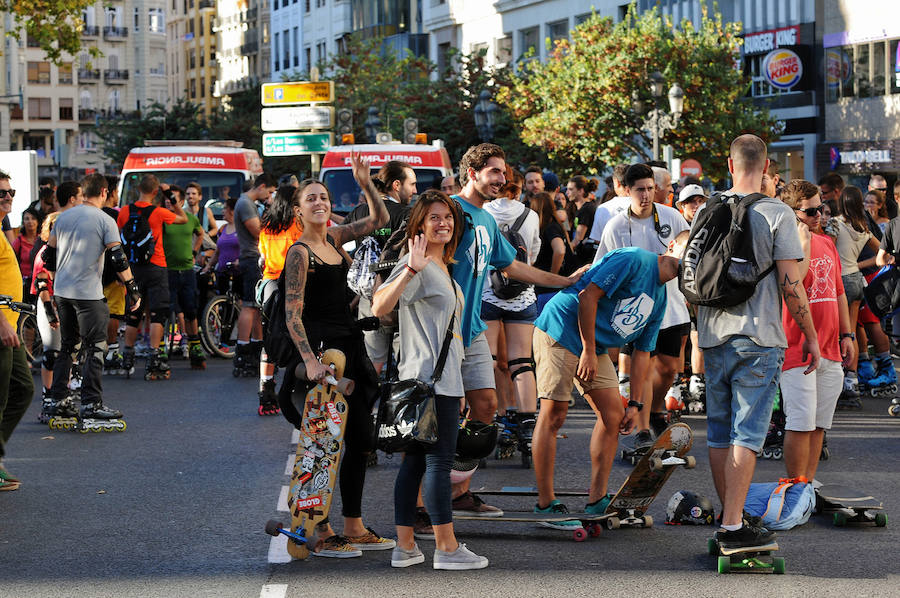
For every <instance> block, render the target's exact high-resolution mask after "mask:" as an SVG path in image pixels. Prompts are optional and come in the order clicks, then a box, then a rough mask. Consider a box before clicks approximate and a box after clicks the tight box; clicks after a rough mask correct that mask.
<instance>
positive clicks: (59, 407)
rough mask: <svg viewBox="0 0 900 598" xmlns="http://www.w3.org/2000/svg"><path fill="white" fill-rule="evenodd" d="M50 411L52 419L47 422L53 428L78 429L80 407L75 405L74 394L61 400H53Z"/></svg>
mask: <svg viewBox="0 0 900 598" xmlns="http://www.w3.org/2000/svg"><path fill="white" fill-rule="evenodd" d="M48 412H49V415H50V419H49V421H48V422H47V424H48V425H49V426H50V429H51V430H77V429H78V408H77V407H75V399H74V398H73V397H72V395H69V396H67V397H66V398H64V399H62V400H60V401H52V402H51V404H50V406H49V408H48Z"/></svg>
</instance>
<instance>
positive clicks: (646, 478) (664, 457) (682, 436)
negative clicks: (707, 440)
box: [606, 422, 696, 528]
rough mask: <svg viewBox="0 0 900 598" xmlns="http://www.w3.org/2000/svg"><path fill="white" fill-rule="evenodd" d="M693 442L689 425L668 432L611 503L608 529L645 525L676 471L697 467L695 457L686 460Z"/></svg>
mask: <svg viewBox="0 0 900 598" xmlns="http://www.w3.org/2000/svg"><path fill="white" fill-rule="evenodd" d="M693 442H694V435H693V433H692V432H691V428H690V426H688V425H687V424H685V423H681V422H678V423H675V424H672V425H671V426H669V427H668V428H666V430H665V432H663V433H662V434H660V436H659V438H657V439H656V442H654V443H653V446H652V447H651V448H650V450H648V451H647V453H646V454H645V455H644V456H642V457H641V459H640V460H639V461H638V462H637V465H635V466H634V469H633V470H632V472H631V473H630V474H629V475H628V478H626V480H625V482H624V483H623V484H622V487H621V488H619V491H618V492H617V493H616V495H615V497H614V498H613V499H612V502H610V503H609V507H607V509H606V513H607V514H608V515H611V516H612V517H611V518H610V521H609V522H608V524H607V525H608V527H610V528H616V527H618V524H620V523H621V524H625V525H638V524H640V525H646V521H645V519H646V517H645V515H644V513H646V512H647V509H648V508H649V507H650V504H651V503H652V502H653V500H654V499H655V498H656V496H657V495H658V494H659V491H660V490H662V487H663V486H664V485H665V483H666V481H667V480H668V479H669V476H671V475H672V472H673V471H674V469H675V467H676V466H678V465H684V466H685V467H688V468H690V467H694V465H695V464H696V462H695V461H694V458H693V457H685V455H686V454H687V452H688V451H689V450H690V449H691V445H692V444H693ZM651 521H652V520H651ZM647 527H649V526H647Z"/></svg>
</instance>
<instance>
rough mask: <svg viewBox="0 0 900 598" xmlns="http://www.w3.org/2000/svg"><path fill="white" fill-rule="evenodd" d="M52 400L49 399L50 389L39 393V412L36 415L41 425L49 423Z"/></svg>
mask: <svg viewBox="0 0 900 598" xmlns="http://www.w3.org/2000/svg"><path fill="white" fill-rule="evenodd" d="M53 405H54V402H53V399H52V398H51V397H50V389H49V388H45V389H44V390H43V391H42V392H41V412H40V413H39V414H38V417H37V419H38V421H39V422H41V423H42V424H46V423H48V422H49V421H50V417H51V416H52V414H53Z"/></svg>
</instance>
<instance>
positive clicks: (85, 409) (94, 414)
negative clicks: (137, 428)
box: [81, 401, 122, 419]
mask: <svg viewBox="0 0 900 598" xmlns="http://www.w3.org/2000/svg"><path fill="white" fill-rule="evenodd" d="M121 417H122V412H121V411H119V410H118V409H113V408H112V407H107V406H106V405H104V404H103V402H102V401H97V402H96V403H83V404H82V405H81V419H119V418H121Z"/></svg>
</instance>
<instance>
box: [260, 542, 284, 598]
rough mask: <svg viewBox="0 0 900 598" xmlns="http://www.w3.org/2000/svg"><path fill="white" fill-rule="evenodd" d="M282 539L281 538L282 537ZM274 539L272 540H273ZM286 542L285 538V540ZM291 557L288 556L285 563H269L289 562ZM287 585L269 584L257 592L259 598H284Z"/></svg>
mask: <svg viewBox="0 0 900 598" xmlns="http://www.w3.org/2000/svg"><path fill="white" fill-rule="evenodd" d="M282 537H283V536H282ZM273 539H274V538H273ZM285 540H287V538H285ZM284 554H287V549H286V548H285V551H284ZM290 559H291V557H290V556H288V560H287V561H272V560H269V562H270V563H271V562H279V563H282V562H290ZM287 589H288V587H287V584H286V583H269V584H266V585H264V586H263V587H262V590H260V592H259V598H284V596H285V595H286V594H287Z"/></svg>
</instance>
